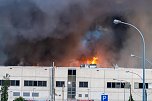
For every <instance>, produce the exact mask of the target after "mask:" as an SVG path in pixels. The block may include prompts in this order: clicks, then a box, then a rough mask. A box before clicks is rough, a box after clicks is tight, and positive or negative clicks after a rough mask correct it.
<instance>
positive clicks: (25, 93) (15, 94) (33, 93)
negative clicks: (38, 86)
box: [13, 92, 39, 97]
mask: <svg viewBox="0 0 152 101" xmlns="http://www.w3.org/2000/svg"><path fill="white" fill-rule="evenodd" d="M13 96H21V95H20V92H13ZM23 96H24V97H30V92H23ZM32 97H39V93H35V92H32Z"/></svg>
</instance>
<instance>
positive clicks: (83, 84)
mask: <svg viewBox="0 0 152 101" xmlns="http://www.w3.org/2000/svg"><path fill="white" fill-rule="evenodd" d="M79 87H85V88H88V82H79Z"/></svg>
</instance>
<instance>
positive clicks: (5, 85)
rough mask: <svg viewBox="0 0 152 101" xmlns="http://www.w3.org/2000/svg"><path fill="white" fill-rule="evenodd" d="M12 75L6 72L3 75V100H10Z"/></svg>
mask: <svg viewBox="0 0 152 101" xmlns="http://www.w3.org/2000/svg"><path fill="white" fill-rule="evenodd" d="M9 77H10V75H9V74H6V76H3V79H4V80H3V81H2V86H1V101H7V100H8V87H9V86H10V80H9Z"/></svg>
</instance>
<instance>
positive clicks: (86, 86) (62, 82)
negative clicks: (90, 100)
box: [56, 81, 88, 88]
mask: <svg viewBox="0 0 152 101" xmlns="http://www.w3.org/2000/svg"><path fill="white" fill-rule="evenodd" d="M63 86H65V82H64V81H56V87H63ZM68 86H69V87H75V86H76V83H75V82H69V83H68ZM79 87H84V88H88V82H79Z"/></svg>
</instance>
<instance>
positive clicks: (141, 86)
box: [139, 83, 148, 89]
mask: <svg viewBox="0 0 152 101" xmlns="http://www.w3.org/2000/svg"><path fill="white" fill-rule="evenodd" d="M145 85H146V89H147V88H148V83H145ZM139 88H143V83H139Z"/></svg>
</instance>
